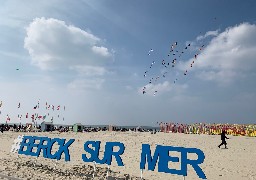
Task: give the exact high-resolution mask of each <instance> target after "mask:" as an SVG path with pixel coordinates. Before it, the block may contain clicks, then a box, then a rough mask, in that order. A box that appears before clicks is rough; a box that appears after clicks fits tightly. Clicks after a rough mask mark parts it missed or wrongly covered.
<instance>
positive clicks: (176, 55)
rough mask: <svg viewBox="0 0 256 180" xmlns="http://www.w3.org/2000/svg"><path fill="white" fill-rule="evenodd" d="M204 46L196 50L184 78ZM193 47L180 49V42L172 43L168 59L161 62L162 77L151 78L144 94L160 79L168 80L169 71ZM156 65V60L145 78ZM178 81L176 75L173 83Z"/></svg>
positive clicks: (143, 91)
mask: <svg viewBox="0 0 256 180" xmlns="http://www.w3.org/2000/svg"><path fill="white" fill-rule="evenodd" d="M216 20H217V18H216V17H214V21H216ZM201 33H202V32H200V34H201ZM204 44H205V43H203V45H201V46H199V47H198V48H196V52H195V54H194V56H193V58H192V59H193V61H192V62H191V64H190V66H189V67H187V69H186V70H185V71H184V73H183V75H184V76H187V75H188V72H189V68H193V65H194V64H195V63H196V61H197V57H198V55H200V54H201V52H202V51H203V48H204V46H205V45H204ZM191 46H192V44H187V45H186V46H185V47H183V48H180V49H178V42H174V43H172V44H171V45H170V47H169V52H168V53H167V57H166V59H163V60H161V61H159V62H161V67H162V68H164V71H163V73H161V75H157V76H153V77H150V78H149V80H148V84H147V85H146V86H144V87H143V88H142V93H143V94H146V93H147V90H148V89H150V86H149V85H150V84H154V83H156V82H157V81H158V80H159V79H160V78H166V76H167V73H168V71H169V70H170V69H171V68H175V66H176V64H177V62H178V61H181V58H182V56H183V54H185V53H187V51H188V50H189V49H190V47H191ZM191 51H194V49H193V50H192V49H191V50H190V52H191ZM153 53H154V49H150V50H149V51H148V56H151V55H152V54H153ZM157 63H158V62H157ZM155 65H156V60H155V61H153V62H152V63H151V64H150V66H149V68H148V69H147V70H146V71H145V72H144V78H147V77H148V76H149V73H150V71H152V69H153V68H154V67H155ZM178 80H179V79H178V77H177V75H176V77H175V78H174V80H173V83H174V84H175V83H176V82H177V81H178ZM147 87H148V89H147ZM151 92H152V90H149V92H148V93H151ZM157 92H158V91H157V90H154V94H153V95H154V96H155V95H156V93H157Z"/></svg>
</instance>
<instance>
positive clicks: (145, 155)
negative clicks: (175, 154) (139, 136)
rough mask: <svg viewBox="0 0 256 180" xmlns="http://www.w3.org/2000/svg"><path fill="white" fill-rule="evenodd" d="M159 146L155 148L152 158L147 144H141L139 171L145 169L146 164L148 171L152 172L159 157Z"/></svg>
mask: <svg viewBox="0 0 256 180" xmlns="http://www.w3.org/2000/svg"><path fill="white" fill-rule="evenodd" d="M159 150H160V148H159V145H157V146H156V150H155V153H154V156H153V158H152V156H151V150H150V145H149V144H142V151H141V160H140V169H145V164H146V162H148V170H151V171H154V170H155V166H156V163H157V160H158V157H159Z"/></svg>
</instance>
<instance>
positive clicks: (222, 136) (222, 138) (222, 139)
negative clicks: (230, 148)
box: [218, 130, 229, 149]
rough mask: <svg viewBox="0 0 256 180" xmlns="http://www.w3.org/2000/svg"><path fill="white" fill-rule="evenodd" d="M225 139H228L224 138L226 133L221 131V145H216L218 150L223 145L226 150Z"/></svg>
mask: <svg viewBox="0 0 256 180" xmlns="http://www.w3.org/2000/svg"><path fill="white" fill-rule="evenodd" d="M226 139H229V138H228V137H227V136H226V131H225V130H223V131H222V133H221V141H222V143H221V144H220V145H218V147H219V148H220V146H222V145H223V144H224V145H225V149H227V142H226Z"/></svg>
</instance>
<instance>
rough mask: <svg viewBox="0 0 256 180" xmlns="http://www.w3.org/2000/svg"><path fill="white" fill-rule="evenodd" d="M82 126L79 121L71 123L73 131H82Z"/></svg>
mask: <svg viewBox="0 0 256 180" xmlns="http://www.w3.org/2000/svg"><path fill="white" fill-rule="evenodd" d="M83 128H84V126H83V125H82V124H81V123H76V124H74V125H73V132H83Z"/></svg>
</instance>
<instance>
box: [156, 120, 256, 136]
mask: <svg viewBox="0 0 256 180" xmlns="http://www.w3.org/2000/svg"><path fill="white" fill-rule="evenodd" d="M159 125H160V131H161V132H166V133H167V132H171V133H184V134H208V135H220V134H221V133H222V131H225V132H226V134H227V135H234V136H250V137H256V124H254V125H238V124H215V123H214V124H204V123H195V124H179V123H159Z"/></svg>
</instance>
